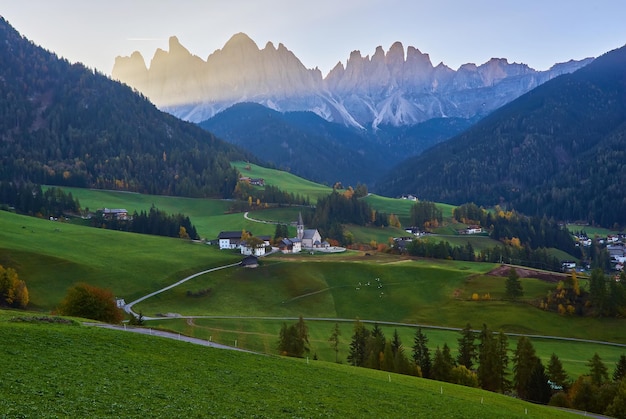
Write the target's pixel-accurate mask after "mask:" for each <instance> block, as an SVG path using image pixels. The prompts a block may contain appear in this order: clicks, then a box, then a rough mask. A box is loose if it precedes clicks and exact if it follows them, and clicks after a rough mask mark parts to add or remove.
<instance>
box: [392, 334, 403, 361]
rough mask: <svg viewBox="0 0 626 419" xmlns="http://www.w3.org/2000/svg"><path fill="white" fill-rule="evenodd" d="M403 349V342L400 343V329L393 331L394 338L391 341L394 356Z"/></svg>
mask: <svg viewBox="0 0 626 419" xmlns="http://www.w3.org/2000/svg"><path fill="white" fill-rule="evenodd" d="M401 349H402V342H401V341H400V335H398V329H394V330H393V338H392V339H391V350H392V351H393V355H394V356H395V355H397V354H398V352H399V351H401Z"/></svg>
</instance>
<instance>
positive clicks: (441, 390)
mask: <svg viewBox="0 0 626 419" xmlns="http://www.w3.org/2000/svg"><path fill="white" fill-rule="evenodd" d="M439 393H440V394H443V386H441V387H439Z"/></svg>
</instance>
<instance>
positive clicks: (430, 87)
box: [112, 33, 591, 130]
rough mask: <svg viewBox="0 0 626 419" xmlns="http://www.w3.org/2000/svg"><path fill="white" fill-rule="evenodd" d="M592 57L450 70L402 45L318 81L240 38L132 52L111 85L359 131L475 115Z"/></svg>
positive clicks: (201, 106) (186, 114) (208, 113)
mask: <svg viewBox="0 0 626 419" xmlns="http://www.w3.org/2000/svg"><path fill="white" fill-rule="evenodd" d="M590 61H591V60H590V59H586V60H582V61H579V62H576V61H570V62H569V63H565V64H559V65H555V66H553V67H552V68H551V69H550V70H548V71H536V70H533V69H531V68H530V67H528V66H527V65H525V64H517V63H509V62H508V61H507V60H506V59H495V58H494V59H492V60H490V61H488V62H487V63H484V64H482V65H478V66H477V65H475V64H465V65H463V66H461V67H460V68H459V69H458V70H453V69H451V68H449V67H447V66H446V65H445V64H443V63H440V64H438V65H436V66H433V64H432V63H431V61H430V57H429V56H428V54H424V53H422V52H420V51H419V50H418V49H417V48H415V47H412V46H409V47H408V48H407V49H406V50H405V48H404V46H403V45H402V44H401V43H400V42H396V43H394V44H393V45H392V46H391V47H390V49H389V50H388V51H387V52H385V51H384V50H383V48H382V47H378V48H377V49H376V51H375V53H374V54H373V55H372V56H371V57H370V56H365V57H364V56H362V55H361V53H360V52H359V51H353V52H352V53H351V54H350V57H349V58H348V60H347V62H346V65H345V66H344V65H343V64H342V63H341V62H340V63H338V64H337V65H336V66H335V67H334V68H333V69H332V70H331V71H330V72H329V74H328V75H327V76H326V77H322V74H321V72H320V71H319V70H318V69H307V68H305V67H304V65H303V64H302V63H301V62H300V60H299V59H298V58H297V57H296V56H295V55H294V54H293V53H292V52H291V51H289V50H288V49H287V48H286V47H285V46H284V45H282V44H279V45H278V47H275V46H274V45H273V44H272V43H269V42H268V43H267V45H266V46H265V47H264V48H262V49H260V48H259V47H258V46H257V45H256V44H255V43H254V41H252V40H251V39H250V38H249V37H248V36H247V35H245V34H243V33H239V34H236V35H234V36H233V37H232V38H231V39H230V40H229V41H228V42H227V43H226V44H225V45H224V47H223V48H222V49H218V50H217V51H215V52H214V53H213V54H211V55H209V56H208V57H207V58H206V60H203V59H202V58H200V57H197V56H195V55H193V54H191V53H190V52H189V51H188V50H187V49H185V48H184V47H183V46H182V45H181V44H180V43H179V42H178V39H177V38H175V37H172V38H170V44H169V51H163V50H161V49H158V50H157V51H156V53H155V54H154V57H153V58H152V60H151V62H150V65H149V66H146V64H145V60H144V59H143V57H142V56H141V55H140V54H139V53H138V52H135V53H133V54H132V55H131V56H130V57H117V58H116V60H115V65H114V67H113V71H112V75H113V77H114V78H116V79H119V80H121V81H122V82H124V83H127V84H129V85H130V86H132V87H134V88H136V89H138V90H139V91H141V92H142V93H143V94H144V95H146V96H147V97H149V98H150V99H151V100H152V101H153V102H154V103H155V104H156V105H157V106H159V107H160V108H161V109H163V110H166V111H168V112H170V113H172V114H174V115H176V116H178V117H180V118H183V119H186V120H189V121H193V122H200V121H203V120H206V119H209V118H210V117H212V116H214V115H215V114H216V113H218V112H220V111H221V110H224V109H226V108H228V107H230V106H232V105H233V104H235V103H240V102H256V103H259V104H262V105H264V106H266V107H269V108H271V109H274V110H276V111H280V112H287V111H311V112H314V113H316V114H318V115H319V116H321V117H323V118H324V119H326V120H328V121H331V122H337V123H341V124H344V125H348V126H352V127H356V128H359V129H368V130H377V129H378V128H379V127H381V126H385V125H386V126H410V125H415V124H417V123H420V122H424V121H427V120H429V119H432V118H442V117H444V118H445V117H455V118H464V119H470V118H477V117H478V118H480V117H483V116H485V115H487V114H488V113H490V112H491V111H493V110H494V109H497V108H498V107H500V106H502V105H504V104H505V103H507V102H509V101H511V100H513V99H515V98H516V97H518V96H519V95H521V94H523V93H525V92H527V91H529V90H531V89H533V88H534V87H536V86H538V85H540V84H542V83H544V82H546V81H547V80H550V79H552V78H554V77H556V76H558V75H560V74H564V73H568V72H571V71H574V70H576V69H578V68H581V67H583V66H584V65H586V64H587V63H588V62H590Z"/></svg>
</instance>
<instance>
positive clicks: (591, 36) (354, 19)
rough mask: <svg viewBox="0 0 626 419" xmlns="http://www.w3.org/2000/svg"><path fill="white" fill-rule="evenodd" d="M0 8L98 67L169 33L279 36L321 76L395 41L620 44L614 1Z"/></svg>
mask: <svg viewBox="0 0 626 419" xmlns="http://www.w3.org/2000/svg"><path fill="white" fill-rule="evenodd" d="M0 15H2V16H3V17H4V18H5V19H6V20H8V21H9V23H10V24H11V25H13V27H15V28H16V29H17V30H18V31H19V32H20V33H21V34H22V35H24V36H25V37H27V38H29V39H30V40H32V41H34V42H35V43H36V44H38V45H41V46H43V47H44V48H46V49H48V50H51V51H54V52H56V53H57V54H58V55H60V56H63V57H65V58H67V59H69V60H70V61H72V62H74V61H80V62H83V63H84V64H86V65H87V66H89V67H92V68H97V69H98V70H100V71H102V72H104V73H106V74H110V72H111V69H112V68H113V63H114V60H115V57H116V56H117V55H130V54H131V53H132V52H133V51H135V50H138V51H140V52H141V53H142V55H143V56H144V59H145V60H146V63H147V64H149V62H150V59H151V58H152V56H153V54H154V51H155V50H156V49H157V48H162V49H167V45H168V42H167V41H168V38H169V37H170V36H172V35H175V36H177V37H178V39H179V40H180V42H181V43H182V44H183V45H184V46H185V47H186V48H187V49H188V50H189V51H190V52H191V53H192V54H195V55H198V56H199V57H201V58H203V59H206V58H207V56H208V55H209V54H211V53H212V52H213V51H215V50H216V49H219V48H222V46H223V45H224V43H226V41H227V40H228V39H229V38H230V37H231V36H232V35H233V34H235V33H237V32H244V33H246V34H248V35H249V36H250V37H251V38H252V39H253V40H254V41H255V42H256V43H257V45H259V47H261V48H262V47H263V46H265V44H266V43H267V42H268V41H271V42H273V43H274V45H275V46H277V45H278V44H279V43H283V44H284V45H285V46H286V47H287V48H288V49H290V50H291V51H293V52H294V54H295V55H296V56H297V57H298V58H300V60H301V61H302V63H303V64H304V65H305V66H306V67H308V68H313V67H319V68H320V69H321V70H322V72H323V74H324V75H326V74H327V73H328V71H329V70H330V69H331V68H332V67H334V65H335V64H336V63H337V62H338V61H342V62H343V63H344V64H345V61H346V59H347V58H348V56H349V54H350V52H351V51H352V50H360V51H361V54H362V55H370V56H371V55H372V54H373V53H374V50H375V48H376V47H377V46H378V45H381V46H382V47H383V49H384V50H385V51H387V50H388V49H389V47H390V46H391V44H392V43H393V42H395V41H400V42H402V43H403V44H404V46H405V48H406V47H407V46H408V45H412V46H414V47H416V48H418V49H419V50H420V51H422V52H424V53H428V54H429V55H430V57H431V61H432V62H433V65H437V64H438V63H439V62H441V61H443V62H444V63H445V64H446V65H448V66H450V67H452V68H454V69H456V68H458V67H459V66H460V65H461V64H464V63H467V62H473V63H476V64H482V63H484V62H486V61H487V60H489V59H490V58H492V57H498V58H508V59H509V61H510V62H521V63H525V64H528V65H530V66H531V67H533V68H535V69H539V70H544V69H547V68H548V67H550V66H551V65H552V64H554V63H556V62H563V61H567V60H570V59H582V58H585V57H589V56H598V55H600V54H602V53H604V52H607V51H609V50H611V49H615V48H618V47H620V46H623V45H624V44H626V23H625V21H626V1H623V0H611V1H609V0H593V1H592V0H588V1H580V0H524V1H520V0H516V1H508V0H499V1H497V0H473V1H469V0H430V1H424V0H314V1H306V2H302V1H297V0H258V1H244V0H203V1H200V0H176V1H172V0H135V1H133V0H108V1H92V0H0Z"/></svg>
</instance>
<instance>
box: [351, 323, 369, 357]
mask: <svg viewBox="0 0 626 419" xmlns="http://www.w3.org/2000/svg"><path fill="white" fill-rule="evenodd" d="M369 334H370V333H369V330H367V329H366V328H365V326H364V325H363V323H361V321H360V320H359V319H357V320H356V322H355V323H354V334H353V335H352V341H351V342H350V351H349V352H348V363H349V364H350V365H353V366H356V367H362V366H364V365H365V361H366V353H365V349H366V345H367V339H368V337H369Z"/></svg>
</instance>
